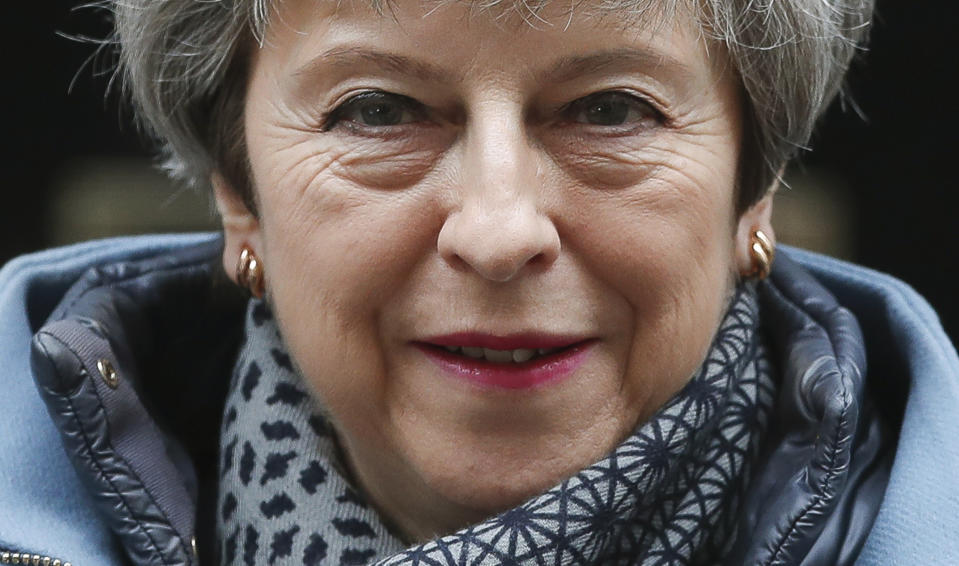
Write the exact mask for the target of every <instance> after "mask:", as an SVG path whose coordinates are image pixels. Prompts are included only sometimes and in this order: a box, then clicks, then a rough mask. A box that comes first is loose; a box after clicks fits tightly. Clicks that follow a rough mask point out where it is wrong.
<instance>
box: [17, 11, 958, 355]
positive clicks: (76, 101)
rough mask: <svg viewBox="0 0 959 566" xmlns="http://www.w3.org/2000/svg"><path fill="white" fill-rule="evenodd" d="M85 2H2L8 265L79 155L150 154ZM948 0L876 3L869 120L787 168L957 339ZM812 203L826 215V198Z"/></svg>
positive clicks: (28, 245)
mask: <svg viewBox="0 0 959 566" xmlns="http://www.w3.org/2000/svg"><path fill="white" fill-rule="evenodd" d="M76 5H77V2H76V1H75V0H74V1H65V0H44V1H43V2H12V3H10V4H9V5H7V6H6V14H5V16H6V17H5V24H4V25H5V26H6V27H8V28H9V29H8V31H7V33H5V34H4V37H5V38H6V40H7V41H6V43H7V45H6V49H5V55H6V56H5V57H4V70H5V77H6V78H5V80H4V85H5V88H4V89H3V90H4V97H5V99H7V100H8V102H7V104H6V108H5V110H6V111H5V113H4V114H5V119H4V122H5V123H6V127H5V128H4V132H5V133H6V136H5V139H6V142H5V145H6V147H7V150H6V151H5V152H4V153H5V158H4V162H3V169H2V175H3V178H4V179H3V184H2V187H3V191H4V200H3V209H2V212H0V220H2V222H0V226H2V237H0V263H3V262H5V261H6V260H7V259H9V258H11V257H13V256H15V255H17V254H21V253H24V252H28V251H32V250H37V249H41V248H44V247H46V246H49V245H52V244H55V243H59V242H60V241H62V237H54V236H52V235H51V232H50V229H49V221H48V220H46V218H48V217H49V215H50V203H51V202H53V200H55V199H54V196H53V194H54V191H55V187H57V186H61V185H63V183H64V178H65V177H69V172H70V171H73V170H74V169H72V167H75V165H76V164H77V163H78V162H84V161H85V160H86V161H96V162H102V159H103V156H107V155H109V156H118V157H120V158H129V160H130V161H131V162H136V163H146V162H147V160H148V158H149V154H148V153H147V152H146V151H145V149H144V144H143V143H142V141H141V140H140V138H139V136H138V135H137V132H136V131H135V129H134V128H133V127H132V126H131V125H130V115H129V112H128V111H125V110H123V109H122V106H121V105H120V104H119V97H118V96H116V95H115V94H114V95H110V96H105V92H106V90H107V82H108V81H107V77H105V76H100V77H97V76H95V73H94V72H93V71H95V70H96V68H97V66H96V65H94V66H93V67H87V68H84V69H83V70H80V69H81V67H82V66H83V65H84V62H85V61H86V60H87V59H88V58H89V57H90V55H91V54H92V53H93V51H94V47H93V46H92V45H89V44H87V45H84V44H81V43H78V42H76V41H70V40H67V39H64V38H62V37H59V36H58V35H57V33H58V32H62V33H66V34H71V35H88V36H93V37H105V36H106V35H107V34H108V33H109V23H108V21H107V19H106V18H105V16H104V15H103V14H102V13H97V12H95V11H91V10H84V11H79V12H77V11H74V10H73V8H74V6H76ZM952 6H953V2H946V1H942V2H907V1H905V0H900V1H891V0H889V1H882V0H880V2H879V16H878V19H877V22H876V25H875V27H874V29H873V34H872V37H873V39H872V43H871V48H870V50H869V51H868V52H867V53H864V54H863V55H862V56H861V57H860V60H859V61H858V63H857V65H856V67H855V69H854V71H853V73H852V75H851V80H850V84H851V91H852V93H853V97H854V99H855V101H856V103H857V104H858V106H859V107H860V109H861V112H862V114H863V115H864V117H865V118H864V119H863V118H862V117H860V116H858V115H857V114H856V113H855V112H850V111H845V112H844V111H842V109H841V108H840V105H838V104H837V105H834V107H833V108H832V109H831V110H830V112H829V113H828V115H827V116H826V119H825V120H824V122H823V124H822V125H821V127H820V129H819V132H818V134H817V135H816V137H815V139H814V141H813V147H814V151H813V152H811V153H808V154H806V155H805V156H804V157H803V158H802V163H801V166H800V167H798V168H797V170H796V171H795V172H794V173H793V175H791V176H792V177H795V178H797V179H800V180H801V179H802V178H803V176H804V175H807V174H808V175H809V177H812V178H814V179H822V178H825V179H829V182H827V183H824V185H825V186H828V188H829V190H830V191H833V193H834V197H835V198H836V199H837V201H841V202H843V203H844V206H845V207H846V208H845V209H844V210H846V211H847V212H848V213H849V214H848V218H849V220H848V222H847V221H846V220H844V218H845V217H843V216H841V217H839V218H838V219H836V220H834V221H831V222H833V223H841V224H843V225H845V224H848V226H837V228H844V230H839V231H838V232H840V233H847V232H848V233H847V234H846V236H844V238H845V239H846V240H848V241H847V242H846V243H845V245H844V249H845V250H846V252H845V255H846V256H847V257H849V258H850V259H853V260H854V261H856V262H858V263H861V264H864V265H867V266H870V267H873V268H876V269H879V270H882V271H886V272H889V273H892V274H893V275H896V276H898V277H900V278H902V279H905V280H906V281H908V282H909V283H911V284H912V285H913V286H914V287H916V288H917V289H918V290H919V291H920V292H921V293H922V294H923V295H925V296H926V297H927V298H928V299H929V301H930V302H931V303H932V304H933V306H934V307H935V308H936V310H937V311H938V312H939V313H940V316H941V317H942V320H943V323H944V325H945V327H946V330H947V332H948V333H949V334H950V336H951V337H952V339H953V341H954V342H956V341H957V338H959V299H957V293H956V292H955V289H956V276H957V273H956V271H957V267H959V258H957V254H956V252H955V250H954V248H955V245H956V243H957V241H959V228H957V221H956V216H957V212H956V210H957V209H956V204H955V203H956V202H957V199H956V198H955V195H954V193H955V192H956V189H957V182H956V181H955V178H956V175H955V168H956V164H957V161H959V155H957V144H956V143H955V137H956V134H957V132H959V111H957V108H956V104H957V103H956V97H957V94H956V90H955V88H954V87H953V84H952V83H953V82H954V81H955V80H956V79H957V78H959V73H957V70H959V65H957V62H956V55H957V53H959V50H957V49H956V48H955V46H954V42H955V41H956V35H957V34H956V31H955V30H954V26H955V22H956V21H957V19H956V11H957V10H956V8H954V7H952ZM947 11H948V12H949V13H946V12H947ZM106 62H109V59H107V60H106ZM100 67H102V65H100ZM78 70H80V71H79V73H78ZM74 79H75V80H74ZM71 81H73V83H74V84H73V88H72V91H71V92H69V93H68V87H69V85H70V84H71ZM65 172H67V173H65ZM802 185H803V183H802V182H797V183H796V184H795V186H796V189H794V191H793V192H795V193H801V192H802ZM827 194H829V193H827ZM830 198H832V197H830ZM813 206H814V208H813V210H815V207H816V206H819V207H824V208H822V210H823V211H824V212H825V211H826V210H828V209H829V207H830V204H829V202H828V201H826V202H820V203H818V204H814V205H813ZM76 214H78V215H82V214H84V211H83V210H81V209H78V210H77V211H76ZM826 232H828V231H826ZM826 232H824V233H826ZM58 238H59V239H58Z"/></svg>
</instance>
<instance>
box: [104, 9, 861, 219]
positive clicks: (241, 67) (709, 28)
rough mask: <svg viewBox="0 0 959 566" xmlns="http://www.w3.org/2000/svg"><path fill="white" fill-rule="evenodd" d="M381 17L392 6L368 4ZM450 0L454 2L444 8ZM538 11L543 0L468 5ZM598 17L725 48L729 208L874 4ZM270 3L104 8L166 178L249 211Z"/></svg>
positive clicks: (805, 109)
mask: <svg viewBox="0 0 959 566" xmlns="http://www.w3.org/2000/svg"><path fill="white" fill-rule="evenodd" d="M369 1H370V2H371V3H372V4H373V6H374V7H375V8H377V9H378V10H382V8H383V5H384V4H386V3H388V2H389V0H369ZM445 1H456V0H445ZM467 1H469V2H471V3H472V5H473V6H474V7H479V8H481V9H484V10H485V9H491V8H493V7H496V6H499V5H502V6H503V7H507V8H510V7H511V8H513V9H516V10H517V11H519V12H520V13H521V15H522V14H535V12H536V11H537V10H538V9H539V8H541V7H542V6H544V5H545V4H546V3H547V2H548V0H467ZM596 1H597V4H596V6H597V7H598V8H599V9H601V10H604V11H610V12H613V13H616V12H621V13H623V14H633V15H635V14H641V13H643V12H645V11H647V10H649V9H650V8H655V9H656V11H658V12H659V13H670V12H674V11H675V10H677V9H685V10H689V13H691V14H693V15H694V17H695V18H696V19H697V20H698V22H699V25H700V27H701V29H702V32H703V35H704V37H706V38H708V39H710V40H712V41H714V42H716V43H719V44H720V45H723V46H724V47H725V48H726V50H727V51H728V53H729V55H730V58H731V61H732V64H733V66H734V68H735V69H736V71H737V73H738V75H739V77H740V80H741V81H742V87H743V92H744V94H745V96H744V99H745V104H746V116H745V120H746V128H745V134H744V151H743V160H742V163H741V164H740V172H739V195H738V209H739V210H740V211H742V210H745V209H746V208H747V207H748V206H750V205H751V204H753V203H755V202H756V201H758V200H759V199H760V198H762V196H764V195H765V194H766V192H767V190H768V189H769V188H770V187H772V186H773V185H774V182H775V181H776V180H777V178H778V175H779V172H780V171H781V170H782V168H783V167H784V166H785V165H786V163H787V162H788V161H789V160H790V159H792V157H794V156H795V155H796V153H797V152H798V151H799V150H800V149H802V148H804V147H805V145H806V144H807V143H808V141H809V138H810V136H811V135H812V131H813V127H814V125H815V123H816V121H817V119H818V118H819V116H820V115H821V114H822V113H823V112H824V111H825V109H826V107H827V106H828V104H829V103H830V101H831V100H832V99H833V98H834V97H835V96H836V94H837V93H838V92H839V90H840V87H841V85H842V84H843V77H844V76H845V74H846V70H847V69H848V67H849V64H850V62H851V60H852V59H853V56H854V55H855V53H856V51H857V49H858V48H859V47H860V46H861V45H863V44H864V42H865V39H866V36H867V33H868V28H869V25H870V22H871V19H872V11H873V3H874V0H596ZM274 2H275V0H111V1H108V2H105V4H106V5H108V6H110V7H111V8H112V10H113V12H114V14H115V19H116V28H115V30H116V31H115V40H116V43H117V44H119V46H120V65H119V68H118V69H119V72H120V73H121V76H122V84H123V85H124V88H125V90H126V92H127V93H128V94H129V96H130V99H131V100H132V102H133V106H134V110H135V112H136V115H137V116H138V118H139V120H140V122H141V123H142V124H143V125H144V126H145V127H146V129H147V131H148V132H149V134H150V135H151V136H152V137H153V138H154V139H155V140H156V141H157V142H158V144H159V151H160V153H161V156H162V158H163V163H164V166H165V168H166V169H167V171H168V172H169V173H170V174H171V175H172V176H173V177H174V178H177V179H179V180H182V181H186V182H187V183H189V184H193V185H197V184H205V183H206V181H207V180H208V179H209V177H210V175H211V174H212V173H213V172H214V171H216V172H219V173H220V174H221V175H223V176H224V177H225V178H226V180H227V181H229V182H230V183H231V184H232V186H233V187H234V188H236V189H237V190H238V191H240V193H241V195H242V196H243V198H244V200H245V201H246V202H247V204H248V205H249V206H251V208H255V207H254V199H253V188H252V180H251V179H250V172H249V166H248V163H247V156H246V147H245V142H244V132H243V125H242V124H243V119H242V118H243V108H244V98H245V94H246V93H245V88H246V81H247V70H248V69H247V67H248V61H249V53H250V50H251V49H255V48H256V46H257V45H258V44H259V43H260V41H261V40H262V38H263V37H264V35H265V33H266V29H267V26H268V24H269V15H270V13H271V10H273V9H274V6H273V3H274Z"/></svg>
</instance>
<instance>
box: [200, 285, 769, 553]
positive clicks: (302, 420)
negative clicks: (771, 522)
mask: <svg viewBox="0 0 959 566" xmlns="http://www.w3.org/2000/svg"><path fill="white" fill-rule="evenodd" d="M758 323H759V307H758V302H757V299H756V293H755V289H754V287H753V286H752V285H751V284H743V285H740V286H739V287H738V288H737V289H736V292H735V295H734V297H733V299H732V301H731V303H730V307H729V309H728V311H727V313H726V315H725V316H724V318H723V321H722V323H721V324H720V327H719V330H718V331H717V334H716V337H715V338H714V341H713V344H712V346H711V347H710V350H709V353H708V355H707V357H706V360H705V361H704V362H703V364H702V366H701V367H700V369H699V370H698V371H697V373H696V374H695V375H694V376H693V378H692V379H691V380H690V381H689V382H688V383H687V385H686V386H685V387H684V388H683V389H682V390H681V391H680V392H679V393H677V394H676V395H675V396H674V397H673V398H672V399H671V400H670V401H669V402H667V403H666V404H665V405H664V406H663V407H662V408H660V410H659V411H657V413H656V414H655V415H654V416H653V417H652V418H651V419H650V420H649V421H647V422H645V423H643V424H641V425H640V426H639V427H638V428H637V429H636V430H635V431H634V432H633V433H632V434H631V435H630V436H629V437H628V438H627V439H626V440H625V441H624V442H622V443H621V444H620V445H619V446H618V447H617V448H615V449H614V450H613V451H612V452H611V453H610V454H609V455H608V456H606V457H605V458H603V459H602V460H601V461H599V462H597V463H595V464H593V465H591V466H589V467H587V468H585V469H583V470H581V471H580V472H578V473H577V474H575V475H574V476H572V477H570V478H569V479H567V480H565V481H563V482H562V483H560V484H559V485H557V486H555V487H554V488H552V489H550V490H548V491H546V492H544V493H543V494H541V495H538V496H535V497H533V498H532V499H530V500H528V501H527V502H525V503H523V504H522V505H519V506H518V507H515V508H513V509H510V510H507V511H505V512H503V513H500V514H498V515H496V516H494V517H491V518H489V519H487V520H484V521H482V522H480V523H478V524H476V525H473V526H471V527H468V528H465V529H463V530H460V531H458V532H456V533H453V534H450V535H448V536H444V537H441V538H439V539H436V540H433V541H429V542H426V543H423V544H418V545H414V546H412V547H408V548H405V549H404V546H405V545H403V544H402V543H401V542H400V541H399V540H398V539H397V538H396V537H395V536H394V535H393V534H391V533H390V532H389V531H388V529H387V528H386V527H385V526H384V523H383V521H382V520H381V519H380V518H379V516H378V515H377V514H376V512H375V510H374V509H373V508H372V507H371V506H370V505H369V504H368V503H367V502H366V501H365V500H364V499H363V498H362V495H361V494H360V493H359V492H358V491H357V490H356V489H355V488H354V486H351V485H350V483H349V481H348V480H347V479H346V477H345V476H344V474H343V473H342V470H341V468H340V466H339V464H338V462H339V456H338V453H337V449H336V443H335V438H334V434H333V431H332V430H331V429H330V426H329V423H328V421H327V420H326V419H324V418H323V417H322V411H321V410H320V408H319V406H317V405H316V404H315V403H314V402H313V401H312V400H311V399H310V398H309V396H308V395H306V393H305V388H304V386H303V385H302V384H301V383H300V379H299V377H298V375H297V374H296V372H295V371H294V370H293V368H292V364H290V362H289V356H288V355H287V354H286V353H285V350H283V348H282V341H281V340H280V337H279V332H278V331H277V330H276V327H275V325H274V323H273V321H272V317H271V316H270V315H269V311H268V309H267V308H266V307H265V305H264V304H263V303H262V302H259V301H253V302H252V305H251V308H250V310H249V314H248V321H247V342H246V345H245V346H244V348H243V349H242V351H241V355H240V358H239V360H238V363H237V366H236V371H235V372H234V376H233V383H232V384H231V390H230V394H229V398H228V400H227V409H226V411H227V412H226V417H225V419H224V425H223V430H222V443H221V446H223V447H224V448H222V449H221V453H222V456H223V458H222V462H221V483H220V495H219V498H220V513H219V517H218V525H217V527H218V529H217V531H218V537H219V542H220V560H219V562H220V563H221V564H245V565H252V564H270V565H273V564H305V565H310V564H374V563H375V564H377V565H378V566H387V565H388V566H414V565H420V564H423V565H436V566H440V565H442V566H465V565H474V564H475V565H480V564H490V565H492V564H522V565H527V564H528V565H579V564H583V565H586V564H643V565H646V564H649V565H652V564H670V565H674V564H690V565H700V564H720V563H721V562H722V559H723V556H724V555H725V554H726V552H727V551H728V550H729V549H730V548H731V547H732V545H733V543H734V541H735V538H736V524H737V518H738V508H739V504H740V502H741V500H742V496H743V493H744V490H745V489H746V486H747V484H748V482H749V475H750V464H751V463H754V462H755V461H756V459H757V457H758V453H759V447H760V444H761V442H762V439H763V436H764V432H765V430H766V426H767V422H768V420H769V413H770V411H771V409H772V406H773V400H774V397H775V380H774V378H773V376H772V374H771V371H770V365H769V362H768V360H767V355H766V351H765V348H764V346H763V343H762V340H761V337H760V334H759V332H758ZM251 376H255V378H254V377H251ZM283 431H285V432H283ZM280 462H282V464H280ZM280 468H282V469H283V473H280V472H279V471H278V470H279V469H280Z"/></svg>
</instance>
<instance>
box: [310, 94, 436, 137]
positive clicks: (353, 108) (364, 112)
mask: <svg viewBox="0 0 959 566" xmlns="http://www.w3.org/2000/svg"><path fill="white" fill-rule="evenodd" d="M423 113H424V109H423V105H422V104H420V103H419V102H417V101H415V100H413V99H412V98H409V97H406V96H402V95H399V94H392V93H389V92H382V91H373V92H364V93H362V94H358V95H356V96H354V97H352V98H350V99H349V100H347V101H346V102H344V103H343V104H341V105H340V106H338V107H336V108H335V109H334V110H333V111H332V112H331V113H330V115H329V117H328V118H327V119H326V124H325V127H324V129H326V130H329V129H331V128H332V127H334V126H335V125H336V124H337V123H339V122H341V121H348V122H351V123H353V124H354V125H357V126H360V127H366V128H386V127H389V126H398V125H401V124H408V123H410V122H416V121H417V120H420V119H422V117H423Z"/></svg>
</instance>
